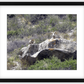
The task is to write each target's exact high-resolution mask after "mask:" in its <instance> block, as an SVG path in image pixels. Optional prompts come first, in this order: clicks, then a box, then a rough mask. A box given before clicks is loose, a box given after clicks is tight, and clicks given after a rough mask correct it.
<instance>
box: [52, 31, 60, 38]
mask: <svg viewBox="0 0 84 84" xmlns="http://www.w3.org/2000/svg"><path fill="white" fill-rule="evenodd" d="M51 33H52V39H56V38H60V36H59V33H58V32H56V31H55V32H51Z"/></svg>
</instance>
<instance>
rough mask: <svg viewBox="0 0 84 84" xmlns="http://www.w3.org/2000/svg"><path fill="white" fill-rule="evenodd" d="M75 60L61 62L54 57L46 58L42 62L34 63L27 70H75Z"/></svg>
mask: <svg viewBox="0 0 84 84" xmlns="http://www.w3.org/2000/svg"><path fill="white" fill-rule="evenodd" d="M76 63H77V62H76V60H73V59H70V60H65V61H64V62H61V60H60V59H58V58H57V57H55V56H52V57H50V58H46V59H44V60H40V61H36V63H35V64H34V65H31V66H30V67H28V70H76V69H77V64H76Z"/></svg>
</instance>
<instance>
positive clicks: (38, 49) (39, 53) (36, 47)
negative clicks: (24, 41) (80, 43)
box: [19, 38, 77, 64]
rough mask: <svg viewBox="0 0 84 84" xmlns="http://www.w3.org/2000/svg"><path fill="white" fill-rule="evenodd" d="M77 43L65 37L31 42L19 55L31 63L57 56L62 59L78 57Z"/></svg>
mask: <svg viewBox="0 0 84 84" xmlns="http://www.w3.org/2000/svg"><path fill="white" fill-rule="evenodd" d="M76 48H77V44H76V42H72V41H69V40H65V39H58V38H56V39H47V40H45V41H43V42H42V43H40V44H29V45H28V46H27V47H23V48H22V49H21V51H20V52H21V53H20V54H19V57H20V58H21V60H22V61H23V60H25V61H26V62H28V63H29V64H33V63H34V62H35V61H36V60H41V59H43V58H48V57H49V56H53V55H54V56H56V57H58V58H59V59H60V60H61V61H64V60H65V59H69V58H70V57H73V59H76V58H77V57H76V53H77V49H76Z"/></svg>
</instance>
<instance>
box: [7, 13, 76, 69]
mask: <svg viewBox="0 0 84 84" xmlns="http://www.w3.org/2000/svg"><path fill="white" fill-rule="evenodd" d="M76 23H77V16H76V15H75V14H74V15H70V14H69V15H66V14H64V15H60V14H59V15H57V14H36V15H35V14H30V15H29V14H23V15H21V14H10V15H9V14H8V15H7V69H8V70H10V69H13V68H12V67H16V69H28V68H27V67H28V65H25V64H24V65H22V62H21V60H20V59H19V57H18V53H19V51H20V49H21V48H22V47H25V46H27V45H28V44H29V40H30V39H34V40H35V42H36V44H39V43H41V42H43V41H45V40H46V39H50V38H51V36H52V34H51V32H57V35H59V36H60V38H62V39H66V40H70V41H75V42H76V40H77V35H76V34H77V26H76V25H77V24H76ZM49 59H50V58H49ZM72 61H73V60H72ZM74 61H75V60H74ZM42 64H43V63H42ZM17 65H18V68H17ZM60 66H61V65H60ZM25 67H26V68H25Z"/></svg>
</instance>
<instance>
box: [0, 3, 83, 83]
mask: <svg viewBox="0 0 84 84" xmlns="http://www.w3.org/2000/svg"><path fill="white" fill-rule="evenodd" d="M40 5H41V6H53V5H54V6H84V2H0V6H40ZM0 82H84V78H82V79H80V78H79V79H69V78H66V79H65V78H64V79H63V78H62V79H52V78H51V79H39V78H38V79H35V78H34V79H24V78H23V79H11V78H10V79H3V78H0Z"/></svg>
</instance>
